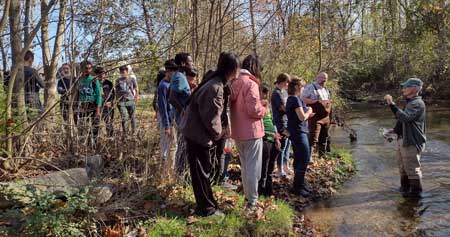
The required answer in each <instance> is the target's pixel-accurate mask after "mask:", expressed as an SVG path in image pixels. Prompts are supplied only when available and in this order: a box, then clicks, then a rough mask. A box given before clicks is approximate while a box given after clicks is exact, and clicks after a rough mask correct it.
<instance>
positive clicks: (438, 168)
mask: <svg viewBox="0 0 450 237" xmlns="http://www.w3.org/2000/svg"><path fill="white" fill-rule="evenodd" d="M350 115H351V117H350V118H349V119H347V121H348V124H349V125H351V127H352V128H353V129H355V130H356V131H357V134H358V141H357V142H356V143H354V144H350V143H349V138H348V135H347V134H346V133H344V132H343V131H342V130H341V129H338V128H335V129H333V130H332V131H331V133H332V139H333V141H332V142H333V143H334V144H340V145H337V146H343V147H345V148H346V149H348V150H350V151H351V152H352V154H353V156H354V159H355V161H356V167H357V170H358V172H357V173H356V174H355V175H354V176H353V177H352V178H351V179H350V180H349V181H347V182H346V183H345V184H344V185H343V186H342V187H341V188H340V189H339V191H338V194H336V196H335V197H332V198H330V199H329V200H325V201H321V202H318V203H316V204H314V205H313V206H312V207H310V208H309V209H308V210H306V213H305V215H306V216H307V217H308V218H309V219H311V221H312V222H313V224H314V226H316V227H317V229H319V230H320V232H321V233H323V234H324V235H325V236H450V107H430V106H428V107H427V131H426V133H427V138H428V142H427V144H426V149H425V152H424V153H423V154H422V157H421V163H422V173H423V188H424V192H423V194H422V196H423V198H422V199H421V200H420V201H410V200H406V199H404V198H403V197H402V196H401V195H400V193H399V192H398V191H397V189H398V187H399V186H400V177H399V172H398V166H397V161H396V157H395V144H396V141H393V142H391V143H389V142H388V141H386V140H385V139H383V138H382V136H381V135H380V132H379V129H380V128H391V127H392V126H393V125H394V122H395V121H394V117H393V114H392V112H391V111H390V110H389V108H388V107H383V106H377V105H369V104H355V105H352V112H351V114H350Z"/></svg>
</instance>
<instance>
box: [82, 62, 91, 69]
mask: <svg viewBox="0 0 450 237" xmlns="http://www.w3.org/2000/svg"><path fill="white" fill-rule="evenodd" d="M87 65H91V66H93V65H94V64H92V63H91V62H90V61H88V60H85V61H83V62H81V64H80V66H81V68H83V69H84V68H85V67H86V66H87Z"/></svg>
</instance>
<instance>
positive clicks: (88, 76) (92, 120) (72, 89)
mask: <svg viewBox="0 0 450 237" xmlns="http://www.w3.org/2000/svg"><path fill="white" fill-rule="evenodd" d="M24 61H25V63H24V85H25V86H24V90H25V104H26V107H27V109H28V111H31V112H33V113H32V114H30V115H33V114H37V115H39V114H42V112H43V106H42V103H41V100H40V96H39V91H40V89H42V88H44V86H45V83H44V81H43V79H42V78H41V76H40V75H39V73H38V71H37V70H36V69H35V68H33V61H34V54H33V52H31V51H27V52H26V53H25V56H24ZM80 69H81V75H79V76H74V75H73V70H72V67H71V64H69V63H64V64H63V65H62V66H61V67H60V68H59V70H58V72H57V85H56V90H57V92H58V94H60V111H61V114H62V118H63V120H64V121H68V120H69V110H70V108H71V109H72V111H73V120H74V122H75V125H78V124H79V121H80V120H87V122H88V125H90V128H91V129H90V134H91V138H92V139H91V141H92V144H95V143H96V141H97V137H98V132H99V125H100V121H104V123H105V125H106V132H107V134H108V137H111V136H112V135H113V132H114V126H113V119H114V108H115V107H116V106H117V108H118V109H119V112H120V114H121V117H122V132H123V134H124V135H127V134H128V133H130V129H129V127H130V124H131V132H132V133H134V132H135V131H136V104H137V103H138V100H139V87H138V83H137V79H136V77H135V76H134V73H133V74H132V70H131V66H129V65H124V66H120V67H119V73H120V77H119V78H118V79H116V80H115V83H113V82H112V81H111V80H109V79H108V76H107V72H106V71H105V69H104V68H103V67H100V66H97V67H94V65H93V64H92V63H91V62H90V61H83V62H82V63H81V64H80ZM5 81H7V80H5ZM5 83H7V82H5ZM6 87H7V85H6V84H5V88H6ZM33 117H36V116H29V118H33Z"/></svg>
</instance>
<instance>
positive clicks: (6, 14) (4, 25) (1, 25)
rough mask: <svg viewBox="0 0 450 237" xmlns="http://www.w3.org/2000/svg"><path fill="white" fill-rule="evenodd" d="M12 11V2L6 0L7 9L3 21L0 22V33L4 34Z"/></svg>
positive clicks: (4, 11)
mask: <svg viewBox="0 0 450 237" xmlns="http://www.w3.org/2000/svg"><path fill="white" fill-rule="evenodd" d="M10 9H11V0H6V2H5V9H4V10H3V16H2V20H1V21H0V32H3V30H4V29H5V27H6V20H7V17H8V15H9V10H10Z"/></svg>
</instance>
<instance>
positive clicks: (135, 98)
mask: <svg viewBox="0 0 450 237" xmlns="http://www.w3.org/2000/svg"><path fill="white" fill-rule="evenodd" d="M134 102H135V103H136V104H137V103H138V102H139V96H135V97H134Z"/></svg>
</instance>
